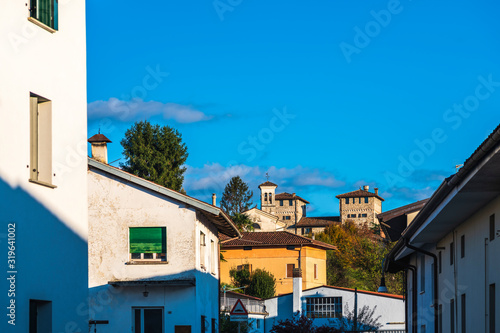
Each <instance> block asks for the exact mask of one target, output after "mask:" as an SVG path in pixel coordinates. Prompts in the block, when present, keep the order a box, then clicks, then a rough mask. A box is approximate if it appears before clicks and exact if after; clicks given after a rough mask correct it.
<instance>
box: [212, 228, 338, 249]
mask: <svg viewBox="0 0 500 333" xmlns="http://www.w3.org/2000/svg"><path fill="white" fill-rule="evenodd" d="M241 234H242V237H241V238H231V239H227V240H224V241H222V242H221V248H223V249H224V248H232V247H242V246H287V245H309V246H315V247H319V248H322V249H324V250H335V249H336V247H335V246H333V245H330V244H327V243H323V242H320V241H317V240H314V239H310V238H307V237H304V236H299V235H295V234H292V233H291V232H288V231H268V232H242V233H241Z"/></svg>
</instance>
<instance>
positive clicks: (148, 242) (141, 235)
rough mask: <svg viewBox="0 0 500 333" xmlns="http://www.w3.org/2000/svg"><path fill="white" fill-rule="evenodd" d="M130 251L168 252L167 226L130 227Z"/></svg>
mask: <svg viewBox="0 0 500 333" xmlns="http://www.w3.org/2000/svg"><path fill="white" fill-rule="evenodd" d="M130 253H167V228H165V227H155V228H130Z"/></svg>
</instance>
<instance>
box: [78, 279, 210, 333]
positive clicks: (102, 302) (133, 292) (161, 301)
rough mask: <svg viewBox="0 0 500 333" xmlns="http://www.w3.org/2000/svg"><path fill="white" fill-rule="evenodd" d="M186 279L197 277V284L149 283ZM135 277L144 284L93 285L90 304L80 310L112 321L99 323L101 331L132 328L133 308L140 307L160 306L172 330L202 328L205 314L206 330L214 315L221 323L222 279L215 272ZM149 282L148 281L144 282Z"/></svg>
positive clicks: (127, 330)
mask: <svg viewBox="0 0 500 333" xmlns="http://www.w3.org/2000/svg"><path fill="white" fill-rule="evenodd" d="M187 280H189V281H196V282H195V284H196V285H182V286H179V285H177V286H173V285H169V286H158V285H149V284H148V283H151V281H154V283H156V282H157V281H187ZM135 281H141V282H144V284H139V285H137V286H130V285H129V286H112V285H110V284H105V285H99V286H96V287H92V288H90V290H89V294H90V297H89V304H88V305H85V307H83V306H82V307H81V310H82V313H85V314H88V315H89V317H90V318H91V320H105V321H109V324H106V325H100V326H99V325H98V327H97V328H98V332H101V333H114V332H129V331H130V330H131V327H132V325H134V318H133V309H137V308H154V307H157V308H161V310H160V311H161V313H162V316H163V318H164V319H163V325H166V326H165V327H164V328H165V330H164V331H166V332H173V330H174V327H175V326H191V329H192V332H199V330H200V327H201V316H204V317H205V328H206V331H207V332H211V329H212V326H211V325H212V319H216V321H217V323H218V317H219V308H218V301H219V293H218V286H219V282H218V280H217V279H216V278H215V277H214V276H213V275H212V274H210V273H205V272H200V271H198V270H186V271H184V272H182V273H179V274H172V275H157V276H153V277H148V278H144V279H140V280H135ZM146 284H148V285H147V286H145V285H146ZM145 292H146V293H147V294H146V295H147V296H145V294H144V293H145ZM217 323H216V325H218V324H217ZM216 328H217V326H216Z"/></svg>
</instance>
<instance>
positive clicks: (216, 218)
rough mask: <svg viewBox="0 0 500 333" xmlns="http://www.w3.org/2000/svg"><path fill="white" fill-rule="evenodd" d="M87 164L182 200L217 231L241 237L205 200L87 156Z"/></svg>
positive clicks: (231, 223) (231, 222) (216, 209)
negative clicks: (198, 212) (205, 218)
mask: <svg viewBox="0 0 500 333" xmlns="http://www.w3.org/2000/svg"><path fill="white" fill-rule="evenodd" d="M88 166H89V168H90V169H92V168H95V169H97V170H100V171H102V172H106V173H108V174H111V175H113V176H115V177H118V178H120V179H123V180H125V181H128V182H131V183H133V184H135V185H139V186H141V187H144V188H147V189H149V190H151V191H154V192H156V193H159V194H162V195H165V196H167V197H169V198H171V199H174V200H176V201H178V202H182V203H184V204H186V205H188V206H191V207H193V208H195V209H198V210H199V211H200V212H201V213H202V214H203V215H204V216H205V217H207V218H208V219H209V220H210V221H211V222H212V223H214V224H215V226H216V227H217V229H218V231H219V232H221V233H223V234H227V235H228V236H232V237H241V234H240V232H239V231H238V228H236V226H235V225H234V223H233V221H232V220H231V219H230V218H229V217H228V216H227V215H226V214H225V213H224V212H223V211H222V209H220V208H219V207H216V206H212V205H210V204H208V203H206V202H203V201H200V200H198V199H195V198H193V197H190V196H188V195H185V194H182V193H179V192H177V191H174V190H171V189H169V188H166V187H163V186H161V185H158V184H155V183H153V182H151V181H148V180H145V179H143V178H141V177H138V176H136V175H133V174H131V173H128V172H126V171H123V170H121V169H118V168H116V167H113V166H111V165H109V164H104V163H101V162H98V161H96V160H94V159H92V158H88Z"/></svg>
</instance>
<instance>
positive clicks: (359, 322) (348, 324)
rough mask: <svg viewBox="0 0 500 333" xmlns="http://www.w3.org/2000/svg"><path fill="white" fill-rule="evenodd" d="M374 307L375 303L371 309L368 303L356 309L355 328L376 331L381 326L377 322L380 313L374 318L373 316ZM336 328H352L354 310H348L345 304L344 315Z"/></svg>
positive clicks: (349, 329)
mask: <svg viewBox="0 0 500 333" xmlns="http://www.w3.org/2000/svg"><path fill="white" fill-rule="evenodd" d="M376 309H377V306H376V305H375V306H374V307H373V309H371V310H370V307H369V306H368V305H364V306H363V307H362V308H361V309H358V314H357V319H356V329H357V330H358V331H363V332H366V331H377V330H378V329H379V328H380V327H381V326H382V324H381V323H380V322H379V319H380V317H382V316H381V315H380V316H378V317H376V318H375V317H374V316H373V315H374V313H375V310H376ZM337 328H338V329H340V330H341V331H342V332H344V331H353V330H354V310H353V311H349V306H348V305H347V304H346V305H345V315H344V317H342V318H341V319H340V321H339V322H338V324H337Z"/></svg>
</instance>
